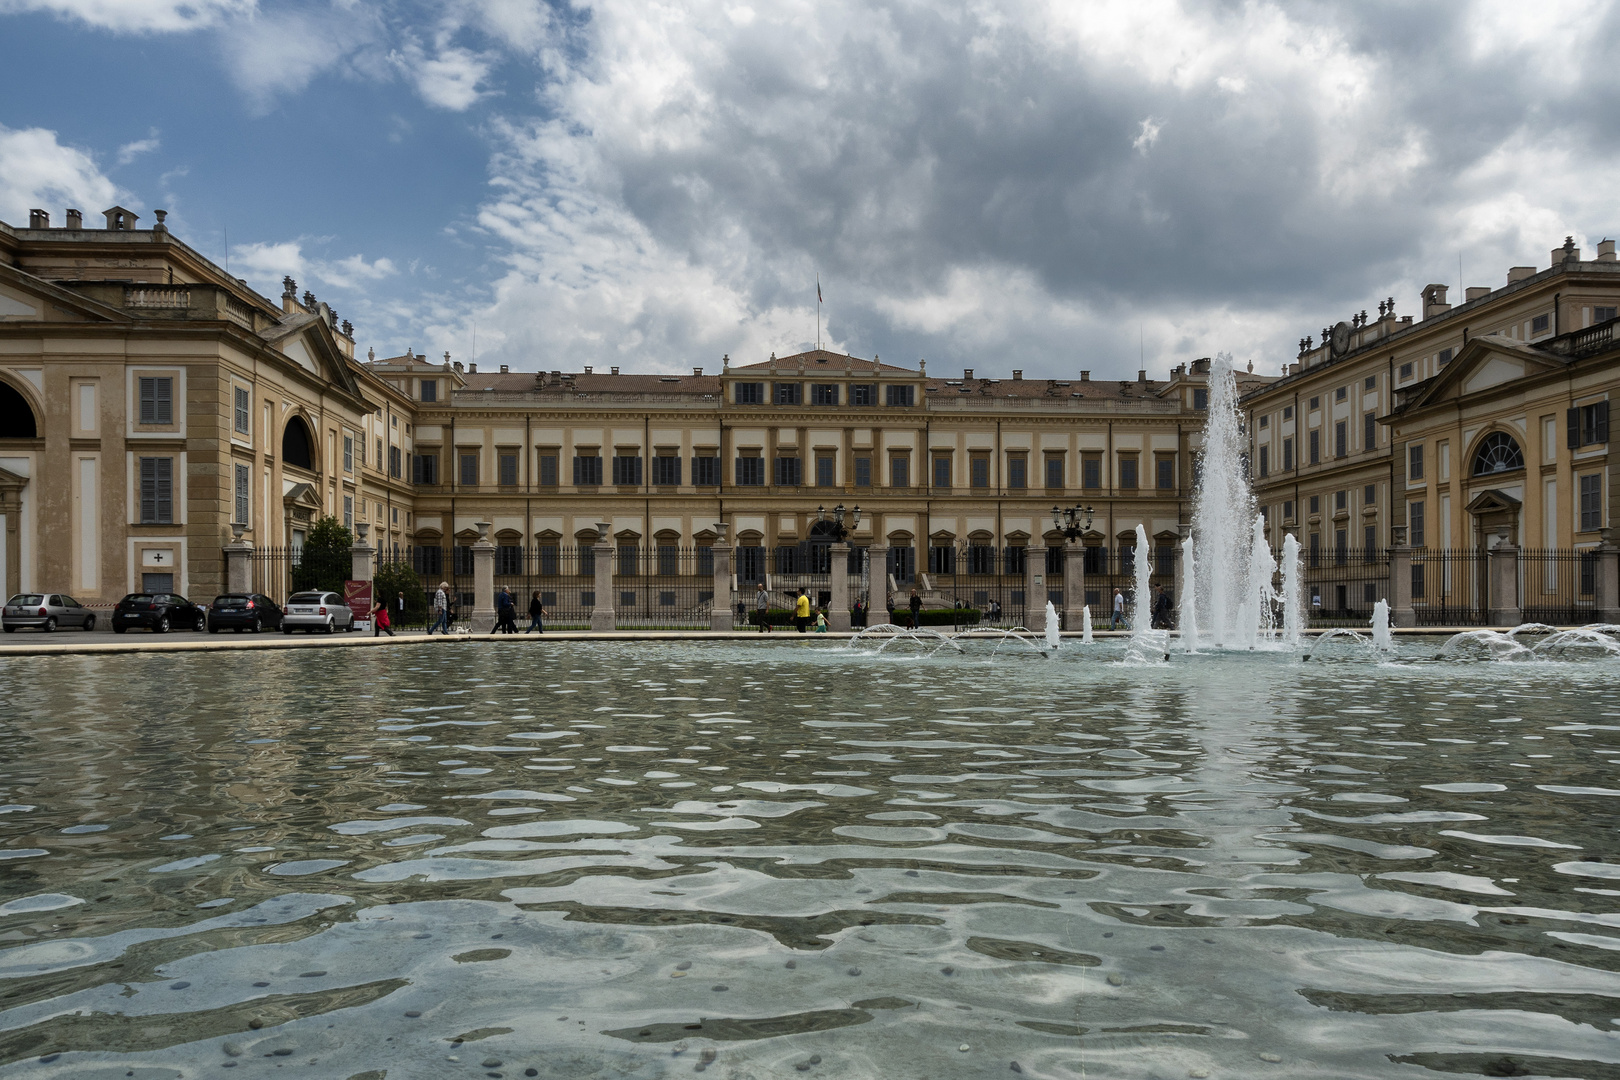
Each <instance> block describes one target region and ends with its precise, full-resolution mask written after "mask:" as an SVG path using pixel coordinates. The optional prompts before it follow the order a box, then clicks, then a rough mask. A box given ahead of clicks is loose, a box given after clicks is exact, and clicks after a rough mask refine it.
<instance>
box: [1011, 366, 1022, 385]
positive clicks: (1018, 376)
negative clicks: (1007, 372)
mask: <svg viewBox="0 0 1620 1080" xmlns="http://www.w3.org/2000/svg"><path fill="white" fill-rule="evenodd" d="M1023 381H1024V369H1023V368H1013V382H1023Z"/></svg>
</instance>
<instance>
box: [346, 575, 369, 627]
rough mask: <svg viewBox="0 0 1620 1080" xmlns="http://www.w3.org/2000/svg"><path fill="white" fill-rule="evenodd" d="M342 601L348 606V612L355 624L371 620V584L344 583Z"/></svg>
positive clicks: (363, 582) (364, 582)
mask: <svg viewBox="0 0 1620 1080" xmlns="http://www.w3.org/2000/svg"><path fill="white" fill-rule="evenodd" d="M343 599H344V602H345V603H347V604H348V605H349V611H350V612H352V613H353V615H354V621H355V622H369V621H370V620H371V582H369V581H345V582H344V583H343Z"/></svg>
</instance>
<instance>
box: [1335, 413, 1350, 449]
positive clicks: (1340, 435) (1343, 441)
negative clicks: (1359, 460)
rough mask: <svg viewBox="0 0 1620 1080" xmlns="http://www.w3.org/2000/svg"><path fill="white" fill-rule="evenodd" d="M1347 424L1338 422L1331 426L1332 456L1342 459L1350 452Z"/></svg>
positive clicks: (1346, 422)
mask: <svg viewBox="0 0 1620 1080" xmlns="http://www.w3.org/2000/svg"><path fill="white" fill-rule="evenodd" d="M1349 426H1350V425H1349V422H1348V421H1345V420H1340V421H1338V422H1337V423H1335V424H1334V425H1333V456H1334V457H1336V458H1341V457H1344V456H1345V455H1346V454H1348V453H1349V452H1350V431H1349Z"/></svg>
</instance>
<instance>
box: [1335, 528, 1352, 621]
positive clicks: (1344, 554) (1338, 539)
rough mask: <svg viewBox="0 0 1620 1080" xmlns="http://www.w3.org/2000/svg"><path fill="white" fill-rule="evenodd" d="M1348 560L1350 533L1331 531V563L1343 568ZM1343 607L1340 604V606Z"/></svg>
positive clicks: (1337, 530) (1344, 530)
mask: <svg viewBox="0 0 1620 1080" xmlns="http://www.w3.org/2000/svg"><path fill="white" fill-rule="evenodd" d="M1349 560H1350V531H1349V530H1348V529H1334V530H1333V563H1334V565H1335V566H1343V565H1344V564H1345V563H1346V562H1348V561H1349ZM1340 606H1341V607H1342V606H1343V605H1342V604H1341V605H1340Z"/></svg>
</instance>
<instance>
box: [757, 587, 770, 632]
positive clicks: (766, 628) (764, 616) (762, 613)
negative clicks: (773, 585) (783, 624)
mask: <svg viewBox="0 0 1620 1080" xmlns="http://www.w3.org/2000/svg"><path fill="white" fill-rule="evenodd" d="M754 611H755V613H756V616H757V618H758V619H759V632H760V633H762V634H768V633H770V632H771V620H770V614H771V594H770V593H768V592H766V591H765V583H764V582H763V581H760V582H755V584H754Z"/></svg>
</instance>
